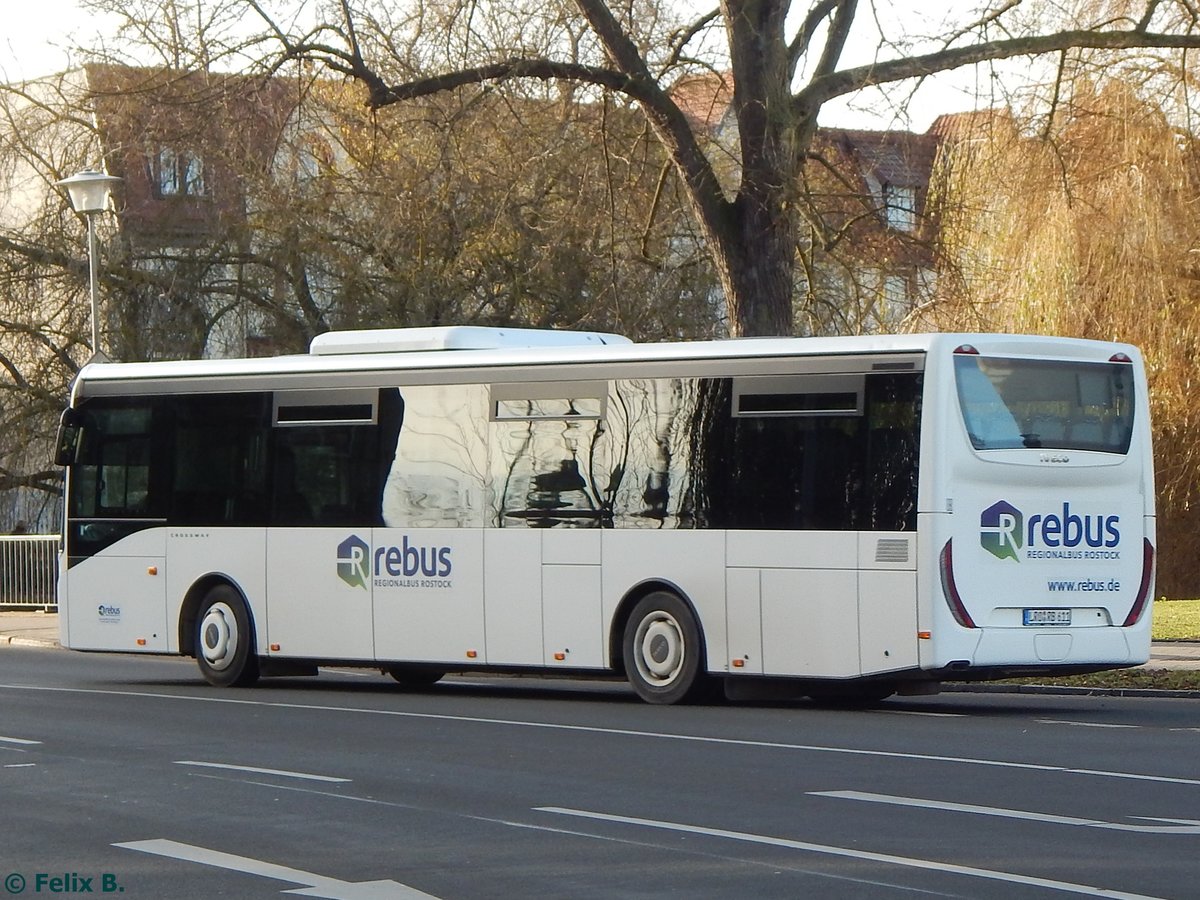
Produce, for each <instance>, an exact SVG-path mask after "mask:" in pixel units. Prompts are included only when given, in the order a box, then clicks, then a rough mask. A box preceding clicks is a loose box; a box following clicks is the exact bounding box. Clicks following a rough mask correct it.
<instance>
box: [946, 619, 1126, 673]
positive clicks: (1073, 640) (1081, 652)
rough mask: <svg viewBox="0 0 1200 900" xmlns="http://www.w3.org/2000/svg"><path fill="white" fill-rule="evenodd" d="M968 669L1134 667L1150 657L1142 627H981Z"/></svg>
mask: <svg viewBox="0 0 1200 900" xmlns="http://www.w3.org/2000/svg"><path fill="white" fill-rule="evenodd" d="M981 631H982V632H983V633H982V634H981V635H980V639H979V642H978V643H977V644H976V645H975V652H974V654H973V655H972V656H971V658H970V660H969V662H970V666H969V668H970V669H977V668H978V669H990V668H1004V669H1009V668H1024V667H1026V666H1028V667H1034V668H1039V669H1043V670H1044V669H1051V670H1055V669H1059V668H1062V667H1072V666H1101V667H1103V666H1111V667H1116V666H1138V665H1142V664H1143V663H1145V662H1148V661H1149V659H1150V641H1149V639H1148V635H1147V634H1146V629H1143V628H1134V629H1129V628H1116V627H1106V628H1080V629H1069V628H1063V629H1026V628H984V629H981Z"/></svg>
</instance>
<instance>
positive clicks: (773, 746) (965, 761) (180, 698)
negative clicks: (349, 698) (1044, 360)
mask: <svg viewBox="0 0 1200 900" xmlns="http://www.w3.org/2000/svg"><path fill="white" fill-rule="evenodd" d="M0 690H11V691H46V692H50V693H62V694H86V695H104V696H114V697H140V698H144V699H151V700H169V701H174V702H185V703H219V704H226V705H232V706H246V707H252V708H260V709H263V708H266V709H283V710H301V711H305V712H330V713H341V714H349V715H364V716H385V717H390V718H396V719H414V720H420V721H426V722H461V723H464V724H469V725H504V726H507V727H511V728H534V729H546V730H549V731H568V732H576V733H580V734H607V735H614V736H617V737H632V738H644V739H647V740H660V741H677V742H683V743H695V744H712V745H714V746H725V747H748V748H752V749H759V750H789V751H797V752H801V753H831V754H838V755H844V756H862V757H867V758H873V759H904V760H916V761H921V762H935V763H951V764H956V765H967V766H986V767H989V768H997V769H1014V770H1018V771H1024V772H1047V773H1053V774H1059V775H1085V776H1088V777H1091V778H1116V779H1123V780H1128V781H1148V782H1153V783H1156V784H1181V785H1187V786H1190V787H1200V778H1178V777H1173V776H1168V775H1144V774H1141V773H1138V772H1115V771H1110V770H1105V769H1077V768H1073V767H1070V766H1051V765H1045V764H1041V763H1021V762H1009V761H1006V760H999V759H980V758H974V757H962V756H940V755H937V754H933V753H903V752H900V751H895V750H863V749H859V748H856V747H828V746H821V745H816V744H792V743H785V742H782V741H754V740H749V739H745V738H719V737H705V736H703V735H690V734H671V733H669V732H657V731H637V730H634V729H630V728H601V727H599V726H595V725H563V724H559V723H555V722H530V721H522V720H519V719H489V718H486V717H483V716H452V715H447V714H441V713H418V712H408V711H405V710H396V709H369V708H365V707H355V706H321V705H318V704H315V703H284V702H281V701H269V700H241V699H238V698H235V697H205V696H196V695H191V694H160V693H155V692H152V691H114V690H106V689H101V688H66V687H48V686H45V685H33V684H0Z"/></svg>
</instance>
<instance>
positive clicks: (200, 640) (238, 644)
mask: <svg viewBox="0 0 1200 900" xmlns="http://www.w3.org/2000/svg"><path fill="white" fill-rule="evenodd" d="M196 663H197V664H198V665H199V666H200V674H201V675H203V676H204V680H205V681H207V682H208V683H209V684H212V685H216V686H217V687H245V686H247V685H251V684H254V682H256V681H257V680H258V657H257V656H256V655H255V653H254V626H253V624H252V623H251V621H250V613H249V612H248V611H247V610H246V603H245V601H244V600H242V596H241V594H239V593H238V592H237V591H236V590H234V589H233V588H232V587H230V586H229V585H227V584H222V585H218V586H217V587H214V588H213V589H212V590H210V591H209V592H208V593H207V594H206V595H205V596H204V599H203V600H202V601H200V609H199V610H198V611H197V614H196Z"/></svg>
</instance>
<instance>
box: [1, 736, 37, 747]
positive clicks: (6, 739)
mask: <svg viewBox="0 0 1200 900" xmlns="http://www.w3.org/2000/svg"><path fill="white" fill-rule="evenodd" d="M0 741H3V742H4V743H6V744H27V745H29V746H33V745H35V744H40V743H41V741H27V740H25V739H24V738H14V737H0Z"/></svg>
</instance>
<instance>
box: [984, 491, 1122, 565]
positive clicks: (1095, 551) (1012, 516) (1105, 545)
mask: <svg viewBox="0 0 1200 900" xmlns="http://www.w3.org/2000/svg"><path fill="white" fill-rule="evenodd" d="M1120 524H1121V517H1120V516H1108V515H1103V514H1100V515H1091V514H1087V515H1082V516H1081V515H1079V514H1078V513H1074V512H1072V511H1071V504H1070V503H1067V502H1064V503H1063V505H1062V512H1061V513H1058V512H1053V513H1044V514H1043V513H1037V514H1035V515H1031V516H1025V515H1024V514H1023V513H1022V512H1021V511H1020V510H1019V509H1017V508H1016V507H1015V506H1013V505H1012V504H1011V503H1009V502H1008V501H1006V500H1001V501H999V502H998V503H993V504H992V505H991V506H989V507H988V508H987V509H985V510H984V511H983V512H982V513H981V514H980V516H979V542H980V544H982V545H983V548H984V549H985V550H987V551H988V553H991V554H992V555H993V556H995V557H996V558H998V559H1012V560H1017V561H1019V560H1020V558H1021V556H1020V553H1019V551H1020V550H1021V549H1022V547H1024V548H1025V557H1026V559H1120V556H1121V554H1120V550H1118V549H1115V548H1117V547H1119V545H1120V543H1121V529H1120Z"/></svg>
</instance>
